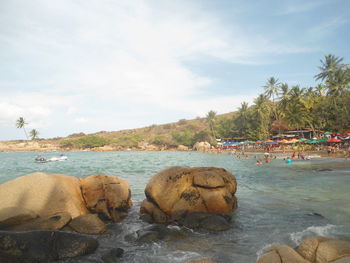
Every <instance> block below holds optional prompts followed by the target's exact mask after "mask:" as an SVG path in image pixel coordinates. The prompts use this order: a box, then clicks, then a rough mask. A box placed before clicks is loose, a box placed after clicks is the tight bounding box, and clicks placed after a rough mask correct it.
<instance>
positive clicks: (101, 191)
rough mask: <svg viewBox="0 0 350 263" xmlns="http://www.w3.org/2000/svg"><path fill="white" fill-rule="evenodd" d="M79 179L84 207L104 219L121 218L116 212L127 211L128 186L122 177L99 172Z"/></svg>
mask: <svg viewBox="0 0 350 263" xmlns="http://www.w3.org/2000/svg"><path fill="white" fill-rule="evenodd" d="M80 181H81V188H82V194H83V197H84V200H85V202H86V207H87V208H88V209H89V210H90V211H93V212H94V213H98V214H100V215H102V216H104V217H105V218H106V219H110V220H114V221H118V220H122V219H123V216H122V215H123V214H117V213H116V212H118V211H119V212H127V211H128V210H129V209H130V207H131V206H132V202H131V192H130V187H129V184H128V182H127V181H125V180H123V179H120V178H118V177H116V176H106V175H103V174H100V175H96V176H89V177H86V178H82V179H81V180H80Z"/></svg>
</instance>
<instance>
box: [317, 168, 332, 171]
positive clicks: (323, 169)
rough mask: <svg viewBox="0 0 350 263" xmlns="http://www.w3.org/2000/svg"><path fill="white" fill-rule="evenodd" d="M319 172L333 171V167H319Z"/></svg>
mask: <svg viewBox="0 0 350 263" xmlns="http://www.w3.org/2000/svg"><path fill="white" fill-rule="evenodd" d="M316 171H317V172H330V171H333V169H331V168H319V169H317V170H316Z"/></svg>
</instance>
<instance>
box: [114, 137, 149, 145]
mask: <svg viewBox="0 0 350 263" xmlns="http://www.w3.org/2000/svg"><path fill="white" fill-rule="evenodd" d="M141 141H142V136H141V135H140V134H133V135H129V136H122V137H119V138H115V139H113V140H112V143H113V144H115V145H119V146H128V147H136V146H138V144H139V143H140V142H141Z"/></svg>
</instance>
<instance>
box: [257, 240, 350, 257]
mask: <svg viewBox="0 0 350 263" xmlns="http://www.w3.org/2000/svg"><path fill="white" fill-rule="evenodd" d="M338 262H339V263H347V262H349V263H350V242H347V241H343V240H338V239H334V238H327V237H311V238H307V239H305V240H304V241H302V242H301V243H300V245H299V246H298V247H297V248H296V249H295V250H294V249H292V248H291V247H288V246H274V247H272V248H271V249H270V250H268V251H267V252H266V253H265V254H264V255H262V256H261V257H260V258H259V259H258V261H257V263H338Z"/></svg>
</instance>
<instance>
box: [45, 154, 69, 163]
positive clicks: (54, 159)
mask: <svg viewBox="0 0 350 263" xmlns="http://www.w3.org/2000/svg"><path fill="white" fill-rule="evenodd" d="M66 160H68V157H67V156H65V155H63V154H61V155H60V156H54V157H51V158H50V159H48V160H47V161H49V162H62V161H66Z"/></svg>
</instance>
